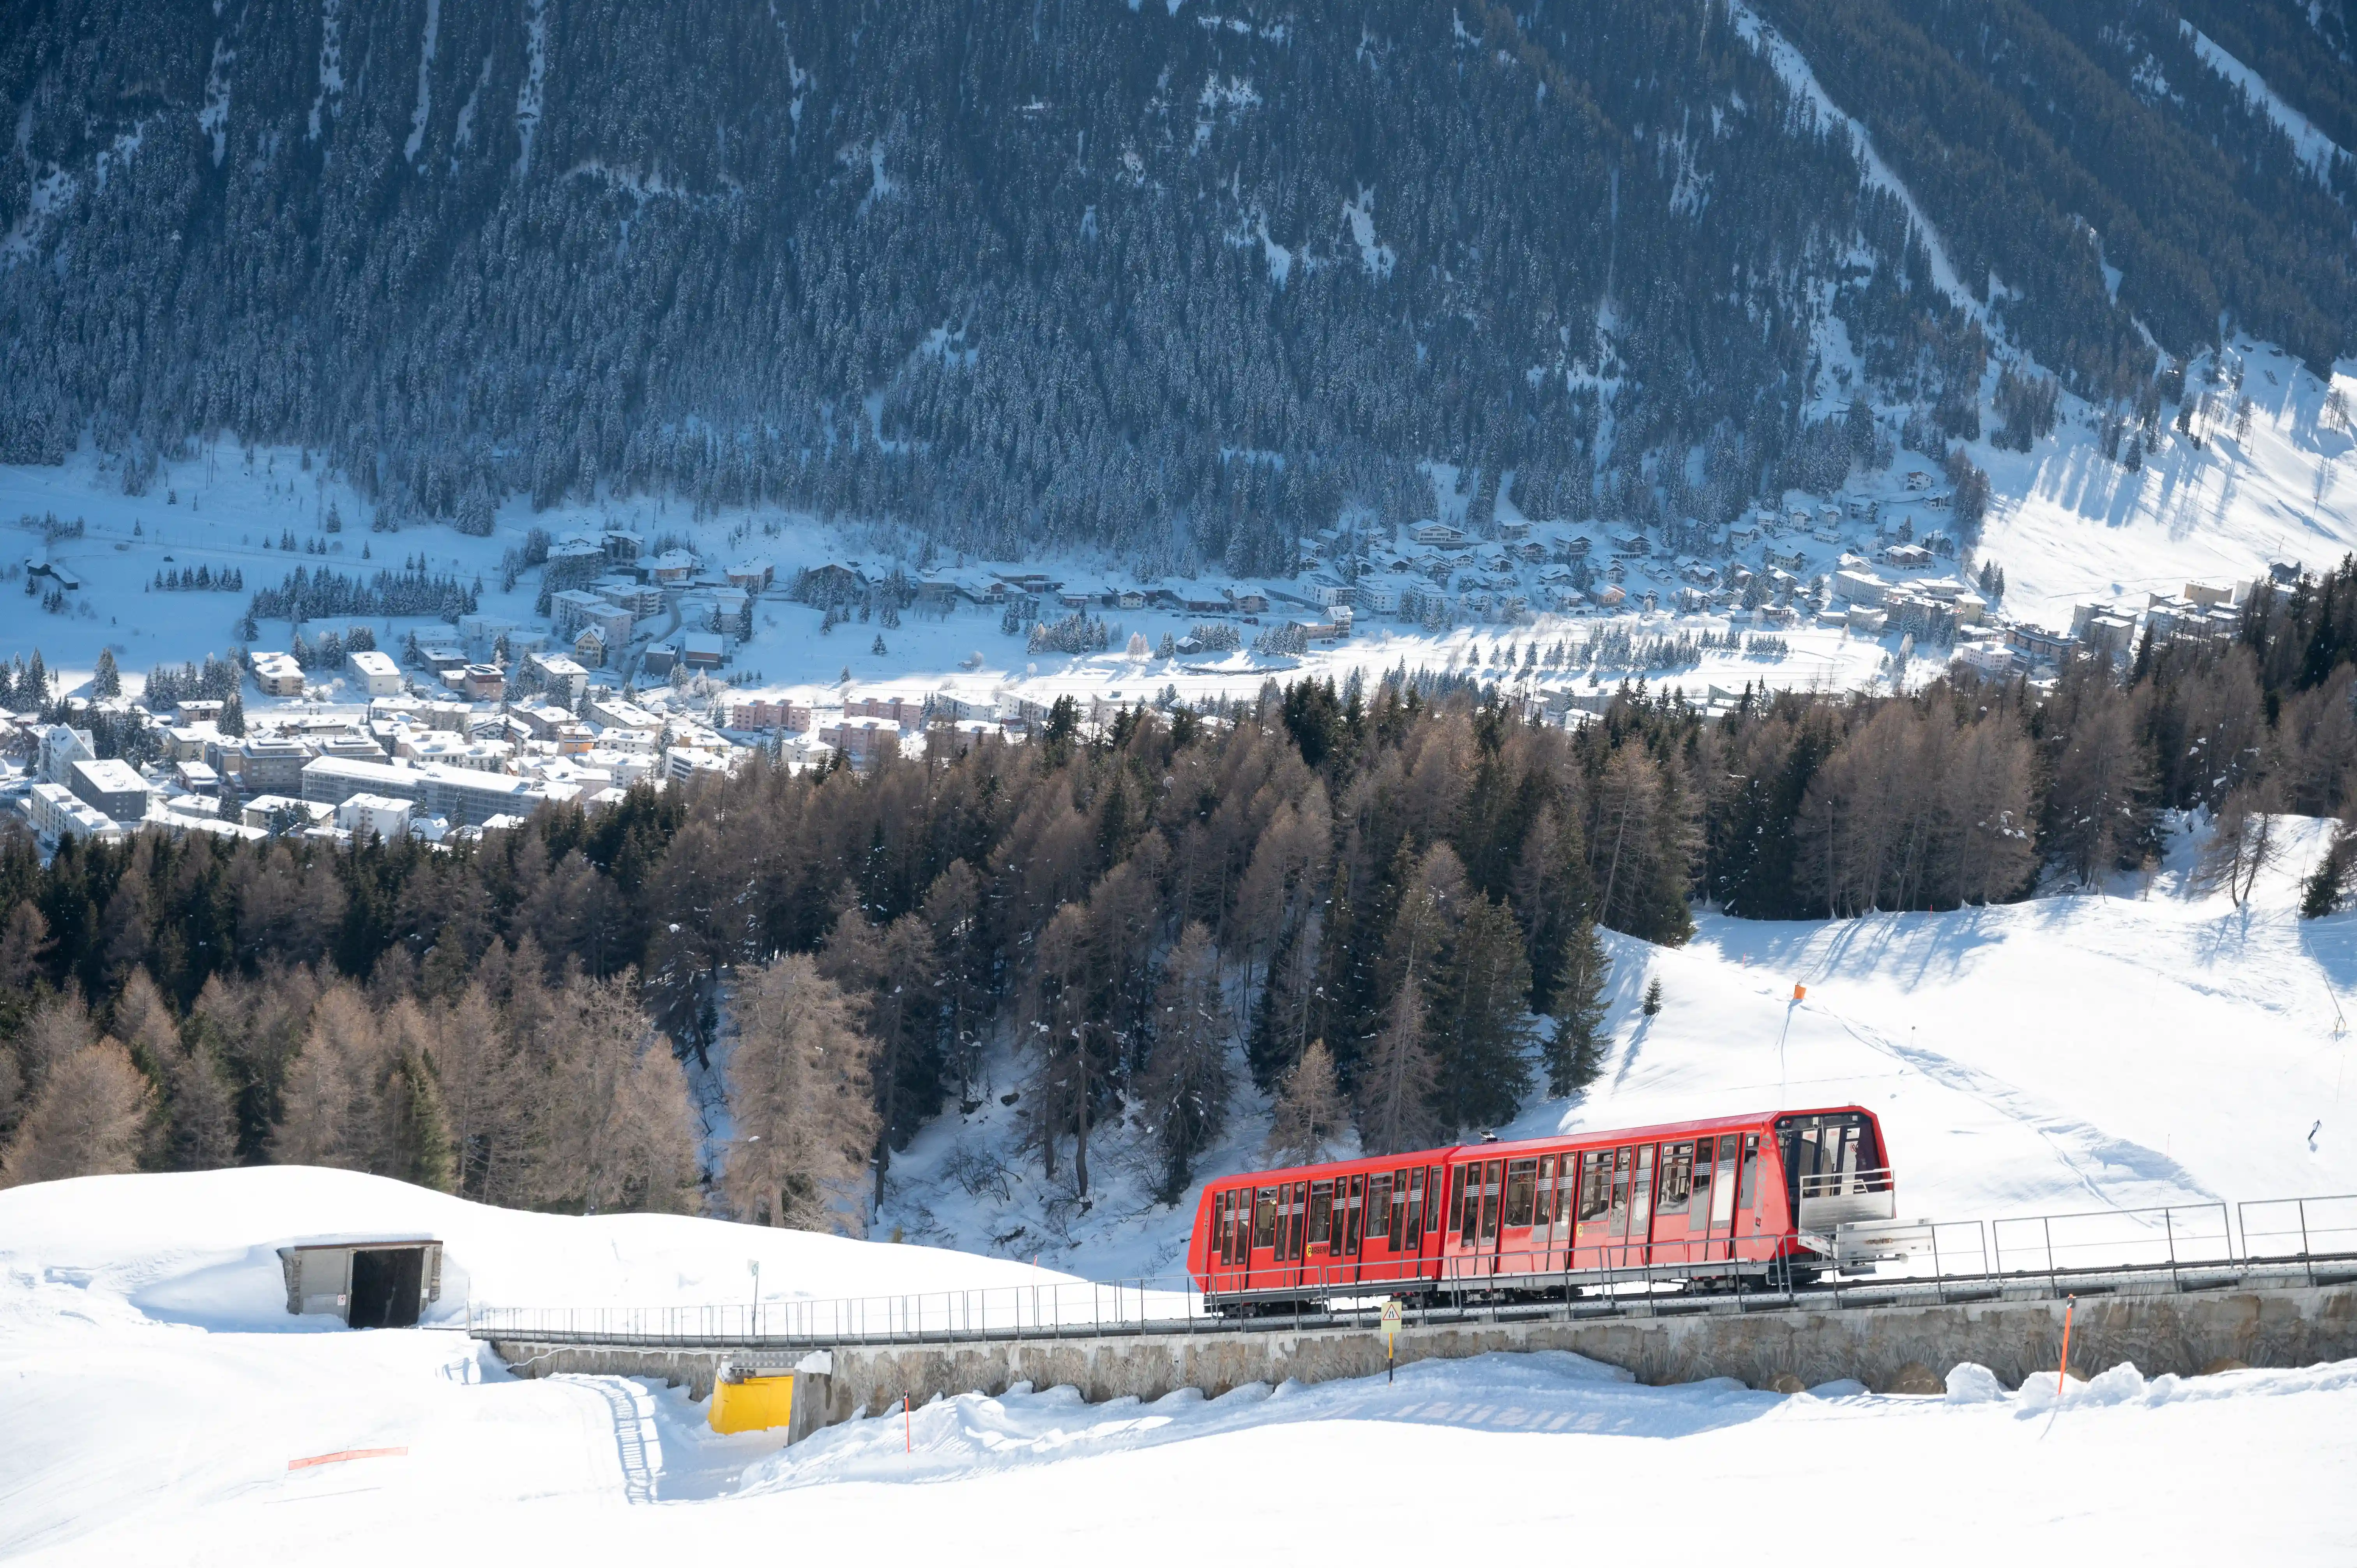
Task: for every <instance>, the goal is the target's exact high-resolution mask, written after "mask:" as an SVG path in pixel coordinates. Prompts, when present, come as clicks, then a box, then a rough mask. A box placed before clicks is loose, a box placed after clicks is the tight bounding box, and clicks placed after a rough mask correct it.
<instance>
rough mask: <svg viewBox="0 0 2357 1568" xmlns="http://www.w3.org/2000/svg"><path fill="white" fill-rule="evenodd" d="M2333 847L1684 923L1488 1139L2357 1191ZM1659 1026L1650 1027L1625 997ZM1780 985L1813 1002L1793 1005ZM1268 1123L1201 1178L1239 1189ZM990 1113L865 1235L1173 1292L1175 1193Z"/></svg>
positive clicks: (2350, 969) (2352, 951)
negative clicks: (1795, 1125) (1802, 1124)
mask: <svg viewBox="0 0 2357 1568" xmlns="http://www.w3.org/2000/svg"><path fill="white" fill-rule="evenodd" d="M2326 829H2327V824H2322V823H2315V822H2299V821H2294V822H2290V823H2289V824H2287V832H2285V833H2284V835H2283V843H2284V844H2285V848H2284V851H2283V854H2282V857H2281V859H2280V860H2278V861H2277V862H2276V865H2274V867H2273V868H2272V869H2271V870H2269V871H2268V872H2267V873H2266V875H2263V876H2262V877H2261V879H2260V881H2259V883H2258V885H2257V886H2256V888H2255V893H2254V896H2253V897H2252V898H2251V900H2250V902H2249V904H2248V905H2247V906H2246V907H2244V908H2236V907H2235V906H2233V904H2232V903H2230V902H2229V900H2228V899H2227V897H2226V896H2225V895H2224V894H2222V893H2221V894H2215V895H2207V896H2205V895H2202V894H2200V893H2198V892H2197V891H2195V890H2194V888H2193V887H2192V886H2190V882H2191V874H2192V869H2193V862H2194V859H2195V838H2196V832H2195V831H2194V830H2190V829H2189V830H2187V831H2185V832H2180V833H2179V836H2178V838H2177V839H2176V840H2175V841H2174V842H2175V848H2174V850H2173V852H2172V854H2171V855H2170V857H2169V863H2168V864H2167V865H2166V866H2165V867H2164V869H2163V870H2162V871H2161V873H2160V875H2158V877H2156V879H2155V880H2154V882H2153V883H2152V886H2151V887H2150V888H2149V890H2146V889H2143V888H2141V887H2139V886H2136V883H2135V882H2134V880H2133V879H2129V878H2123V879H2120V880H2119V881H2117V882H2115V884H2114V886H2113V889H2112V891H2111V893H2110V894H2109V895H2107V896H2095V895H2086V896H2068V895H2065V896H2056V897H2040V898H2035V899H2031V900H2029V901H2028V902H2026V903H2020V904H2013V905H2004V906H1996V907H1991V908H1968V909H1960V910H1955V911H1953V912H1950V913H1945V914H1932V915H1921V914H1915V915H1870V916H1867V917H1866V918H1861V919H1857V920H1844V921H1833V922H1824V921H1750V920H1738V919H1732V918H1725V917H1720V916H1705V917H1703V918H1701V919H1700V920H1699V921H1698V922H1697V926H1698V929H1697V932H1696V935H1695V940H1693V941H1692V942H1691V943H1690V944H1688V945H1687V946H1686V947H1684V948H1682V949H1667V948H1658V947H1653V946H1652V945H1650V944H1647V943H1644V942H1641V941H1637V940H1631V939H1629V938H1625V937H1619V936H1615V935H1612V934H1610V933H1607V934H1606V936H1607V940H1608V941H1609V943H1610V944H1611V950H1612V956H1613V965H1614V967H1613V974H1612V1010H1611V1015H1610V1019H1609V1025H1608V1027H1609V1030H1610V1033H1611V1036H1612V1039H1613V1047H1612V1051H1611V1054H1610V1057H1609V1060H1608V1062H1607V1064H1606V1067H1605V1070H1604V1074H1603V1077H1602V1078H1601V1079H1599V1080H1598V1082H1597V1083H1596V1085H1595V1086H1594V1087H1593V1088H1592V1089H1591V1090H1589V1091H1588V1092H1587V1094H1586V1095H1585V1096H1584V1097H1582V1098H1579V1099H1577V1100H1574V1101H1568V1102H1566V1101H1540V1102H1538V1103H1535V1104H1533V1105H1531V1106H1529V1107H1528V1108H1527V1109H1526V1110H1525V1111H1524V1112H1523V1115H1522V1116H1521V1117H1520V1118H1519V1119H1518V1120H1516V1121H1515V1122H1512V1124H1511V1125H1510V1126H1506V1127H1501V1128H1499V1129H1497V1131H1498V1133H1499V1134H1500V1135H1501V1137H1532V1136H1536V1135H1539V1134H1542V1133H1552V1132H1555V1131H1558V1130H1564V1131H1569V1130H1573V1129H1578V1128H1598V1127H1616V1126H1641V1125H1644V1124H1646V1123H1649V1122H1668V1121H1674V1120H1678V1119H1680V1118H1683V1117H1687V1116H1692V1115H1696V1114H1702V1113H1706V1112H1710V1113H1716V1112H1721V1111H1727V1112H1732V1111H1737V1110H1748V1109H1760V1110H1765V1109H1768V1108H1770V1107H1772V1106H1803V1105H1828V1104H1846V1103H1853V1102H1855V1103H1858V1104H1863V1105H1867V1106H1870V1107H1871V1108H1873V1110H1874V1111H1875V1112H1877V1113H1878V1114H1879V1115H1880V1116H1881V1117H1882V1119H1883V1125H1884V1127H1885V1129H1886V1131H1887V1133H1888V1134H1889V1140H1890V1145H1891V1158H1892V1161H1893V1163H1894V1165H1895V1166H1896V1168H1897V1171H1898V1173H1899V1191H1900V1208H1901V1209H1902V1210H1903V1211H1904V1213H1905V1214H1906V1215H1907V1216H1908V1217H1909V1218H1930V1219H1941V1220H1976V1219H1998V1218H2003V1217H2007V1216H2022V1215H2039V1214H2061V1213H2072V1212H2079V1211H2084V1210H2108V1209H2117V1208H2138V1207H2145V1206H2152V1205H2161V1204H2184V1203H2202V1202H2214V1201H2218V1200H2225V1201H2228V1202H2240V1201H2252V1200H2257V1199H2263V1198H2277V1197H2309V1196H2321V1195H2325V1194H2334V1193H2345V1192H2350V1191H2352V1190H2357V1063H2352V1059H2351V1058H2352V1056H2357V1039H2352V1036H2351V1035H2350V1034H2349V1033H2348V1032H2347V1030H2346V1027H2345V1026H2344V1024H2343V1022H2342V1013H2343V1009H2344V1008H2346V1007H2348V1006H2349V1005H2350V1001H2349V999H2350V998H2351V997H2352V996H2357V915H2338V916H2333V917H2330V918H2326V919H2321V920H2311V921H2302V920H2300V919H2299V918H2298V897H2299V881H2300V879H2301V878H2302V877H2303V876H2305V875H2306V874H2307V872H2308V870H2309V867H2310V865H2311V863H2312V861H2313V860H2314V858H2315V856H2316V855H2317V854H2319V853H2320V852H2321V849H2322V845H2323V843H2324V839H2325V834H2326ZM1654 979H1659V980H1660V981H1661V983H1662V986H1663V994H1664V997H1665V1005H1664V1006H1663V1011H1662V1012H1661V1014H1660V1015H1658V1016H1655V1017H1652V1018H1647V1017H1645V1016H1644V1015H1642V1013H1641V1010H1640V1007H1639V1002H1640V1000H1641V997H1642V995H1643V993H1644V991H1645V988H1646V985H1647V983H1649V982H1650V981H1652V980H1654ZM1795 983H1799V984H1803V985H1805V986H1806V988H1807V993H1808V994H1807V997H1806V999H1805V1000H1804V1001H1802V1002H1800V1003H1797V1004H1795V1003H1793V1002H1792V988H1793V986H1794V984H1795ZM1266 1126H1267V1120H1266V1113H1265V1108H1263V1109H1259V1110H1257V1112H1255V1113H1250V1114H1246V1115H1243V1116H1241V1117H1239V1118H1238V1125H1237V1126H1236V1127H1235V1129H1234V1130H1233V1131H1232V1133H1231V1134H1230V1136H1229V1138H1228V1141H1227V1142H1226V1144H1224V1145H1223V1146H1222V1148H1221V1149H1220V1150H1219V1151H1217V1152H1216V1153H1215V1154H1214V1155H1212V1156H1211V1160H1210V1161H1209V1165H1210V1166H1211V1170H1212V1171H1214V1172H1217V1171H1225V1170H1235V1169H1250V1168H1253V1166H1254V1165H1255V1164H1256V1163H1258V1160H1259V1155H1258V1149H1257V1144H1258V1141H1259V1139H1260V1138H1261V1136H1262V1135H1263V1134H1264V1133H1265V1129H1266ZM1012 1128H1013V1122H1012V1119H1011V1116H1010V1115H1008V1114H1007V1113H1006V1112H1005V1110H1004V1108H1002V1107H1000V1106H998V1105H997V1103H996V1101H987V1102H986V1104H985V1110H984V1111H983V1112H976V1113H975V1115H974V1117H972V1118H969V1119H967V1120H966V1121H964V1122H963V1123H961V1122H960V1121H959V1120H958V1119H957V1118H955V1117H953V1116H944V1117H943V1118H942V1121H940V1122H936V1123H935V1124H933V1125H932V1126H931V1127H929V1128H928V1129H927V1130H926V1131H925V1132H924V1133H922V1134H921V1135H920V1137H919V1139H918V1141H917V1143H916V1144H915V1146H914V1147H913V1148H911V1149H910V1150H909V1152H908V1153H907V1154H905V1155H900V1156H899V1157H898V1158H897V1159H896V1160H895V1161H894V1163H893V1176H894V1184H895V1185H894V1197H893V1198H892V1201H891V1202H890V1203H889V1204H888V1206H887V1208H886V1211H885V1216H884V1225H885V1228H886V1229H887V1230H889V1229H890V1228H891V1227H893V1226H896V1225H897V1226H899V1227H900V1228H902V1230H904V1232H905V1233H906V1234H907V1235H908V1236H909V1237H910V1238H911V1239H912V1240H938V1241H942V1242H944V1243H945V1244H950V1245H955V1246H962V1247H968V1248H972V1249H974V1250H976V1251H982V1250H990V1251H999V1252H1001V1253H1004V1254H1006V1255H1008V1256H1013V1257H1019V1258H1022V1259H1025V1260H1028V1259H1030V1258H1031V1257H1033V1256H1034V1255H1035V1254H1038V1255H1039V1256H1040V1257H1041V1258H1042V1259H1043V1260H1044V1261H1045V1262H1049V1263H1052V1264H1055V1265H1057V1266H1059V1267H1068V1268H1071V1269H1072V1270H1073V1271H1074V1272H1076V1273H1085V1274H1089V1275H1092V1276H1093V1277H1098V1278H1109V1277H1114V1276H1116V1275H1145V1274H1155V1273H1174V1272H1177V1271H1178V1270H1179V1267H1180V1258H1181V1254H1182V1252H1183V1249H1184V1246H1185V1241H1186V1234H1187V1230H1188V1227H1189V1225H1190V1224H1191V1223H1192V1220H1193V1213H1194V1202H1195V1196H1196V1192H1200V1186H1199V1187H1198V1188H1197V1189H1196V1192H1190V1193H1189V1196H1188V1197H1187V1198H1186V1200H1185V1201H1183V1202H1182V1203H1181V1204H1180V1205H1179V1206H1178V1208H1176V1209H1166V1208H1162V1207H1161V1206H1159V1205H1157V1204H1155V1203H1154V1202H1153V1201H1152V1200H1151V1198H1150V1197H1149V1196H1148V1190H1149V1189H1148V1181H1147V1178H1148V1177H1149V1176H1150V1175H1151V1171H1150V1167H1149V1166H1148V1165H1146V1153H1145V1151H1143V1150H1142V1149H1141V1150H1138V1151H1136V1152H1135V1154H1134V1155H1132V1157H1131V1159H1130V1160H1129V1161H1127V1162H1125V1161H1124V1160H1123V1158H1122V1157H1121V1155H1119V1154H1117V1153H1116V1154H1114V1155H1110V1156H1109V1157H1108V1156H1101V1157H1100V1162H1099V1163H1100V1165H1101V1167H1103V1168H1104V1169H1106V1170H1110V1171H1111V1172H1113V1173H1114V1175H1113V1176H1111V1178H1110V1179H1109V1180H1106V1181H1104V1182H1103V1183H1101V1185H1100V1187H1099V1190H1098V1192H1097V1194H1096V1195H1095V1201H1094V1204H1093V1206H1092V1208H1090V1209H1089V1210H1088V1211H1087V1212H1085V1213H1082V1212H1081V1211H1080V1210H1079V1207H1078V1205H1077V1204H1075V1203H1074V1202H1073V1201H1072V1200H1071V1196H1070V1189H1069V1185H1068V1184H1067V1185H1060V1186H1058V1187H1053V1188H1047V1187H1043V1184H1041V1183H1040V1181H1039V1176H1038V1167H1037V1164H1036V1162H1031V1163H1028V1164H1027V1163H1026V1162H1025V1161H1024V1159H1023V1158H1022V1156H1020V1155H1018V1154H1017V1153H1016V1152H1015V1149H1014V1146H1013V1144H1014V1136H1013V1131H1012Z"/></svg>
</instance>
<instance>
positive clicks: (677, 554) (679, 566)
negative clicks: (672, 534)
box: [647, 550, 697, 588]
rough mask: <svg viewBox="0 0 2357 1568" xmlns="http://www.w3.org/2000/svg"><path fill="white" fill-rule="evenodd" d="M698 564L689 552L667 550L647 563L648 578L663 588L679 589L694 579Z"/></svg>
mask: <svg viewBox="0 0 2357 1568" xmlns="http://www.w3.org/2000/svg"><path fill="white" fill-rule="evenodd" d="M696 564H697V563H696V559H695V556H694V554H693V553H690V552H688V551H685V550H666V551H664V552H663V553H662V554H660V555H658V556H656V557H654V558H653V559H652V560H651V561H649V562H648V563H647V576H648V579H649V580H650V581H651V582H653V583H655V584H656V585H659V586H661V587H666V588H673V587H679V586H683V585H685V584H686V583H687V582H688V581H689V580H691V579H692V578H694V575H695V568H696Z"/></svg>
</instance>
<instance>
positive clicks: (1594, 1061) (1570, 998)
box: [1546, 920, 1612, 1097]
mask: <svg viewBox="0 0 2357 1568" xmlns="http://www.w3.org/2000/svg"><path fill="white" fill-rule="evenodd" d="M1611 977H1612V960H1611V957H1610V955H1609V954H1608V953H1606V951H1605V950H1604V943H1603V941H1602V940H1601V939H1600V938H1598V936H1597V934H1596V927H1595V925H1594V924H1593V923H1591V922H1588V921H1585V920H1583V921H1582V922H1580V925H1579V929H1577V931H1575V932H1574V933H1573V934H1572V938H1571V940H1570V942H1569V943H1568V944H1567V945H1566V948H1565V950H1564V958H1563V972H1562V976H1561V978H1560V979H1558V980H1557V981H1556V982H1555V1036H1554V1038H1553V1039H1551V1040H1549V1041H1548V1043H1547V1053H1546V1065H1547V1092H1548V1093H1550V1094H1553V1095H1555V1096H1558V1097H1560V1096H1563V1095H1567V1094H1576V1093H1577V1092H1578V1091H1579V1090H1583V1089H1585V1088H1587V1086H1588V1085H1589V1084H1591V1083H1593V1082H1595V1081H1596V1078H1597V1075H1598V1073H1600V1072H1602V1071H1603V1070H1604V1046H1605V1040H1604V1036H1603V1034H1602V1031H1603V1027H1604V1014H1605V1007H1604V988H1605V986H1606V984H1607V983H1609V981H1610V980H1611Z"/></svg>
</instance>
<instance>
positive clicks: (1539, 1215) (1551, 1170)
mask: <svg viewBox="0 0 2357 1568" xmlns="http://www.w3.org/2000/svg"><path fill="white" fill-rule="evenodd" d="M1554 1193H1555V1156H1554V1155H1540V1156H1539V1197H1538V1205H1537V1208H1536V1210H1535V1212H1534V1214H1533V1215H1532V1218H1531V1223H1532V1224H1534V1225H1544V1224H1545V1223H1546V1222H1547V1216H1548V1215H1549V1214H1551V1213H1552V1212H1554V1203H1555V1197H1554Z"/></svg>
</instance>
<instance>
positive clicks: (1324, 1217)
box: [1308, 1181, 1334, 1246]
mask: <svg viewBox="0 0 2357 1568" xmlns="http://www.w3.org/2000/svg"><path fill="white" fill-rule="evenodd" d="M1333 1214H1334V1184H1333V1183H1332V1182H1330V1181H1314V1182H1311V1183H1310V1184H1309V1224H1308V1231H1309V1240H1310V1243H1311V1245H1313V1246H1314V1245H1316V1244H1317V1243H1318V1242H1320V1241H1325V1242H1327V1243H1329V1246H1330V1245H1331V1242H1332V1240H1333V1239H1332V1238H1331V1237H1329V1235H1328V1234H1327V1233H1326V1231H1327V1227H1328V1226H1329V1224H1330V1223H1332V1219H1333Z"/></svg>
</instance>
